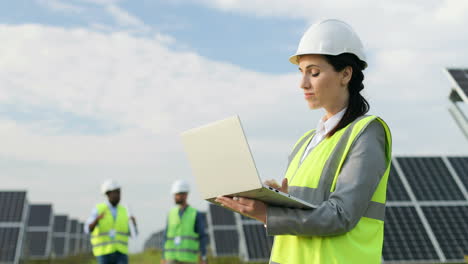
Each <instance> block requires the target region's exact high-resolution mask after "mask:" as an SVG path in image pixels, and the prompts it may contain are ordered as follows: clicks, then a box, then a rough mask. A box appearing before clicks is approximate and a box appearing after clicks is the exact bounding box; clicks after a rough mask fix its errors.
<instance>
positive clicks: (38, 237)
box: [24, 204, 54, 259]
mask: <svg viewBox="0 0 468 264" xmlns="http://www.w3.org/2000/svg"><path fill="white" fill-rule="evenodd" d="M53 220H54V217H53V210H52V205H51V204H32V205H30V206H29V216H28V225H27V237H26V245H25V252H24V255H25V257H26V258H29V259H40V258H47V257H49V256H50V254H51V249H52V230H53Z"/></svg>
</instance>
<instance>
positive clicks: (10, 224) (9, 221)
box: [0, 190, 29, 264]
mask: <svg viewBox="0 0 468 264" xmlns="http://www.w3.org/2000/svg"><path fill="white" fill-rule="evenodd" d="M6 193H8V194H6ZM0 194H2V195H1V196H0V203H3V205H2V211H1V212H0V213H5V212H8V213H6V214H5V215H4V216H3V217H2V220H1V221H0V228H19V233H18V238H17V239H15V242H16V243H14V244H15V246H14V247H15V248H14V249H13V250H12V251H13V252H14V257H13V261H12V262H5V263H9V264H10V263H13V264H17V263H19V261H20V258H21V254H22V251H23V244H24V237H25V233H26V221H27V219H28V213H29V210H28V209H29V206H28V205H29V202H28V198H27V192H26V191H24V190H0ZM6 196H8V201H7V198H6ZM12 196H14V197H12ZM14 198H16V200H17V202H16V203H15V209H14V210H8V211H7V210H6V209H5V208H6V207H7V203H9V202H11V201H12V200H14ZM15 210H16V211H15ZM12 211H14V212H17V213H13V215H14V216H13V217H12V213H11V212H12Z"/></svg>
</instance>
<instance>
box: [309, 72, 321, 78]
mask: <svg viewBox="0 0 468 264" xmlns="http://www.w3.org/2000/svg"><path fill="white" fill-rule="evenodd" d="M319 74H320V72H315V73H312V74H311V75H312V77H317V76H319Z"/></svg>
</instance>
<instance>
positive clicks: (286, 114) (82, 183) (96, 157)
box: [0, 0, 468, 252]
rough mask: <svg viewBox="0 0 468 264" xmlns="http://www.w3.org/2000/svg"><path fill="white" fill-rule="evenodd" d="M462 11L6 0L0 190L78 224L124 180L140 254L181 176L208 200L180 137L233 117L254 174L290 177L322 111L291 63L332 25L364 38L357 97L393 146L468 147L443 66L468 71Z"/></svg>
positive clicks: (193, 196)
mask: <svg viewBox="0 0 468 264" xmlns="http://www.w3.org/2000/svg"><path fill="white" fill-rule="evenodd" d="M467 13H468V1H457V0H415V1H404V0H395V1H375V0H359V1H352V2H351V1H338V0H327V1H308V0H289V1H282V0H268V1H267V0H237V1H236V0H164V1H162V0H138V1H135V0H133V1H130V0H16V1H0V135H1V138H2V139H3V140H2V143H1V146H2V147H1V148H0V182H1V185H0V189H2V190H27V191H28V199H29V201H30V202H31V203H52V204H53V206H54V212H55V213H56V214H68V215H69V216H71V217H73V218H76V219H79V220H81V221H84V220H86V219H87V218H88V216H89V215H90V213H91V210H92V208H93V207H94V205H95V204H96V203H98V202H101V201H103V200H104V198H105V197H104V196H102V195H101V194H100V192H99V190H100V185H101V183H102V182H103V181H104V180H105V179H108V178H112V179H115V180H117V181H118V182H120V183H121V184H122V203H124V204H126V205H128V206H129V207H130V210H131V211H132V213H133V214H134V215H135V217H136V219H137V222H138V224H139V228H140V236H139V237H138V238H137V239H135V240H134V241H132V242H131V250H132V252H138V251H140V250H141V249H142V246H143V243H144V241H145V240H146V239H147V238H148V237H149V236H150V235H151V233H152V232H155V231H159V230H160V229H162V228H163V227H164V225H165V221H166V218H165V217H166V213H167V211H168V210H169V209H170V208H171V207H172V206H173V201H172V197H171V194H170V187H171V184H172V182H173V181H175V180H176V179H185V180H187V181H189V183H191V185H192V191H191V193H190V195H189V200H190V204H192V205H193V206H195V207H197V208H199V209H201V210H205V209H206V208H207V203H206V202H205V201H203V200H202V198H201V196H200V193H199V192H198V189H197V186H196V182H195V179H194V177H193V175H192V174H191V170H190V166H189V163H188V160H187V157H186V155H185V153H184V151H183V147H182V144H181V140H180V133H181V132H183V131H185V130H187V129H190V128H193V127H197V126H201V125H204V124H206V123H209V122H213V121H216V120H219V119H223V118H226V117H229V116H232V115H235V114H237V115H239V116H240V118H241V120H242V122H243V127H244V129H245V132H246V135H247V138H248V141H249V144H250V147H251V149H252V153H253V156H254V159H255V162H256V164H257V167H258V170H259V174H260V176H261V177H262V179H270V178H273V179H280V178H281V177H282V173H283V172H284V170H285V167H286V162H287V156H288V154H289V151H290V150H291V148H292V146H293V145H294V143H295V141H296V140H297V139H298V138H299V137H300V136H301V135H302V134H303V133H305V132H306V131H308V130H310V129H313V128H315V126H316V124H317V121H318V120H319V119H320V117H321V116H322V115H323V111H321V110H314V111H312V110H309V109H308V107H307V104H306V102H305V101H304V99H303V94H302V92H301V90H300V88H299V79H300V73H299V72H298V70H297V66H295V65H292V64H290V63H289V62H288V58H289V56H290V55H292V54H293V53H294V52H295V50H296V48H297V44H298V43H299V40H300V38H301V36H302V34H303V32H304V31H305V30H306V29H307V28H308V27H309V26H310V25H311V24H313V23H315V22H317V21H319V20H321V19H325V18H338V19H342V20H344V21H346V22H348V23H349V24H350V25H351V26H352V27H353V28H354V29H355V31H356V32H357V33H358V35H359V36H360V38H361V40H362V42H363V44H364V46H365V48H366V54H367V57H368V65H369V67H368V68H367V69H366V70H365V72H364V74H365V81H364V84H365V89H364V91H363V92H364V95H365V97H366V98H367V99H368V101H369V102H370V105H371V111H370V114H375V115H378V116H380V117H382V118H383V119H384V120H385V121H386V122H387V123H388V124H389V126H390V128H391V131H392V134H393V154H394V155H405V156H407V155H424V156H430V155H468V141H467V140H466V138H465V137H464V136H463V134H462V133H461V131H460V130H459V129H458V127H457V126H456V124H455V122H454V121H453V120H452V118H451V116H450V114H449V112H448V110H447V108H448V106H449V100H448V95H449V92H450V89H451V87H452V84H451V83H450V82H449V79H448V78H447V74H446V73H445V72H444V68H445V67H468V50H467V48H466V43H468V28H467V27H466V25H467V24H468V16H467V15H466V14H467ZM464 109H466V107H464ZM220 176H222V175H220Z"/></svg>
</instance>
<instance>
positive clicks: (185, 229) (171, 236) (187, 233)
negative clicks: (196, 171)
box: [161, 180, 208, 264]
mask: <svg viewBox="0 0 468 264" xmlns="http://www.w3.org/2000/svg"><path fill="white" fill-rule="evenodd" d="M189 191H190V185H189V184H188V183H187V182H186V181H184V180H177V181H175V182H174V184H173V185H172V189H171V192H172V194H173V195H174V202H175V204H176V206H175V207H174V208H172V209H171V210H170V212H169V215H168V217H167V226H166V231H165V235H164V249H163V254H162V256H163V257H162V259H161V264H189V263H190V264H192V263H200V264H206V263H207V260H206V244H207V239H208V237H207V235H206V233H205V219H204V217H203V215H202V214H201V213H200V212H198V211H197V210H196V209H195V208H193V207H191V206H190V205H188V204H187V196H188V193H189Z"/></svg>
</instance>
